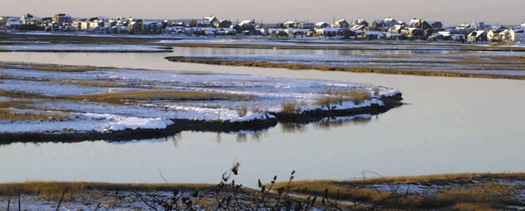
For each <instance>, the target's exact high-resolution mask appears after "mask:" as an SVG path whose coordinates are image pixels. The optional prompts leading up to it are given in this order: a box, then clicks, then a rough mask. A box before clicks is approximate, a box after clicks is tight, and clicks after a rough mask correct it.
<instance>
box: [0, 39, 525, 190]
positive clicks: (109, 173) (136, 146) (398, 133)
mask: <svg viewBox="0 0 525 211" xmlns="http://www.w3.org/2000/svg"><path fill="white" fill-rule="evenodd" d="M404 52H405V53H406V52H407V51H404ZM265 53H268V54H287V53H288V54H305V53H309V54H325V53H328V54H333V52H331V51H323V50H310V51H308V50H306V51H305V50H298V51H294V50H257V49H207V48H202V49H200V48H177V49H175V52H173V53H155V54H140V53H125V54H117V53H24V52H20V53H13V52H10V53H0V61H20V62H38V63H54V64H70V65H96V66H116V67H132V68H150V69H161V70H167V71H200V72H214V73H234V74H255V75H269V76H280V77H293V78H306V79H318V80H337V81H346V82H360V83H370V84H374V85H381V86H386V87H392V88H396V89H398V90H400V91H402V92H403V98H404V102H406V103H408V105H405V106H402V107H399V108H396V109H392V110H390V111H388V112H387V113H385V114H382V115H379V116H377V117H374V118H372V119H371V120H369V121H365V122H349V123H345V124H341V125H337V126H332V127H321V126H319V125H308V126H305V127H303V128H296V129H292V130H291V129H289V128H287V127H284V126H282V125H278V126H277V127H275V128H272V129H270V130H267V131H265V132H263V133H262V134H258V135H235V134H225V133H219V134H218V133H202V132H182V133H180V134H178V135H177V136H175V137H167V138H166V139H162V140H156V141H157V142H146V141H144V142H138V143H128V144H115V143H108V142H105V141H88V142H80V143H39V144H10V145H0V159H1V160H2V161H3V162H2V163H1V164H0V172H2V173H1V174H0V182H11V181H26V180H60V181H104V182H163V180H162V178H161V177H160V175H159V169H160V170H161V171H162V175H163V176H164V177H165V178H166V179H167V180H168V181H170V182H191V183H215V182H219V181H220V178H221V174H222V173H223V172H224V171H226V170H228V169H229V168H230V167H231V165H232V163H233V162H234V161H239V162H241V167H240V175H239V176H237V177H236V180H237V181H236V182H240V183H242V184H244V185H245V186H251V187H253V186H255V185H256V182H257V179H259V178H260V179H261V180H262V181H263V182H264V181H266V182H268V181H270V180H271V179H272V177H273V176H274V175H278V178H279V179H281V180H285V179H286V178H287V177H288V175H289V173H290V172H291V171H292V170H296V172H297V173H296V174H295V176H296V178H297V179H338V180H342V179H352V178H356V177H362V176H363V175H362V174H361V172H363V171H373V172H377V173H379V174H381V175H383V176H400V175H420V174H435V173H457V172H502V171H514V172H515V171H518V172H523V171H524V170H525V167H524V165H523V163H525V156H524V155H525V142H524V141H523V137H525V121H524V119H525V112H523V106H525V97H524V96H525V82H524V81H517V80H494V79H468V78H438V77H418V76H404V75H378V74H356V73H342V72H320V71H290V70H285V69H263V68H248V67H228V66H210V65H202V64H188V63H173V62H168V61H166V60H164V59H163V57H165V56H176V55H224V54H265ZM346 53H348V54H352V53H355V52H346ZM385 53H399V52H388V51H386V52H385ZM368 176H372V175H368Z"/></svg>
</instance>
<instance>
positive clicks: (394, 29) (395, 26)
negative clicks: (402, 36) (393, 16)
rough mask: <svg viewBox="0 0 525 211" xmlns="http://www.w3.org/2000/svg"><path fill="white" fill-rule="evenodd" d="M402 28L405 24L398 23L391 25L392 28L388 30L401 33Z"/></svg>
mask: <svg viewBox="0 0 525 211" xmlns="http://www.w3.org/2000/svg"><path fill="white" fill-rule="evenodd" d="M401 29H403V25H400V24H396V25H393V26H392V27H390V29H388V32H390V33H397V34H399V33H401Z"/></svg>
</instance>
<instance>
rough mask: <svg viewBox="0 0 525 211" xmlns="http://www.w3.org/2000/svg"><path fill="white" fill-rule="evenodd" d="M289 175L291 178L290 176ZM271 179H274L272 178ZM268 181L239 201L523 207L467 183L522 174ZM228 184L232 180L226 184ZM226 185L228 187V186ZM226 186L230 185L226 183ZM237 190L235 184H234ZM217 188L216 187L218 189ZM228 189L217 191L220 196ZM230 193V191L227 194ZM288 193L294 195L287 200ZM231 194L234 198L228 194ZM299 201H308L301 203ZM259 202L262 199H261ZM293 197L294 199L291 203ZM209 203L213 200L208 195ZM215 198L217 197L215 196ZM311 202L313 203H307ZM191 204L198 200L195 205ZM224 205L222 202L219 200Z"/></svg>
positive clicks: (103, 187) (500, 192)
mask: <svg viewBox="0 0 525 211" xmlns="http://www.w3.org/2000/svg"><path fill="white" fill-rule="evenodd" d="M292 176H293V174H292ZM274 179H275V178H274ZM292 179H293V178H291V179H290V181H288V182H272V183H271V184H261V186H260V190H256V189H249V188H243V189H244V191H243V193H244V194H249V195H252V196H253V197H243V198H244V200H246V199H248V200H253V201H252V203H254V204H255V203H260V201H261V200H263V201H264V198H265V197H266V198H274V199H277V200H288V198H289V199H290V200H295V201H301V200H302V201H305V202H306V203H310V202H314V204H315V205H316V206H325V207H331V208H337V209H340V210H343V209H354V210H362V209H363V210H369V209H412V210H435V209H440V210H443V209H444V210H496V209H505V208H507V207H508V206H512V205H517V206H525V202H524V201H522V200H518V199H516V198H514V197H512V196H513V194H515V193H517V192H523V191H524V190H525V187H523V186H520V185H516V186H510V185H505V184H497V183H491V182H485V183H473V182H474V181H481V180H491V179H509V180H521V181H523V180H525V173H459V174H437V175H423V176H409V177H388V178H370V179H360V180H352V181H331V180H312V181H292ZM232 183H233V181H232ZM228 184H229V183H228ZM370 184H389V185H390V187H391V188H392V190H390V191H385V190H377V189H373V188H367V187H365V185H370ZM399 184H428V185H439V186H441V187H442V189H441V191H440V192H437V193H433V194H431V195H425V194H413V193H410V192H402V191H399V192H398V191H397V190H396V189H395V187H396V185H399ZM221 186H223V185H220V184H219V186H217V185H212V184H113V183H97V182H42V181H34V182H23V183H4V184H0V194H1V195H2V196H4V197H11V198H14V197H16V196H17V194H18V193H19V192H20V193H23V194H31V195H34V196H37V197H38V198H39V199H42V200H50V201H59V200H61V198H62V195H64V196H63V200H64V201H75V200H77V199H80V198H84V199H85V198H89V197H91V198H97V197H102V196H103V195H104V194H103V192H105V191H116V190H118V191H135V192H136V191H143V192H150V193H153V194H154V193H155V192H156V191H168V192H169V191H173V190H175V189H177V190H179V191H183V192H184V191H185V192H195V191H197V190H198V191H210V190H217V189H216V188H217V187H221ZM232 186H236V185H234V184H232ZM237 186H238V185H237ZM219 189H220V188H219ZM227 190H228V189H220V191H222V192H224V191H227ZM230 190H233V189H230ZM208 193H211V194H214V193H215V194H218V193H219V192H214V191H212V192H208ZM288 193H292V194H298V195H297V196H295V195H294V196H288ZM233 194H235V193H233ZM303 196H304V197H307V196H308V199H306V200H305V198H303ZM261 197H262V198H263V199H261ZM296 197H299V198H296ZM212 198H213V196H212ZM216 199H220V197H216ZM312 200H313V201H312ZM195 202H196V203H197V204H198V203H199V202H198V201H195ZM219 202H220V200H217V201H213V200H212V201H210V200H204V201H202V203H204V204H207V205H210V204H211V205H213V204H217V203H219ZM223 202H224V201H223Z"/></svg>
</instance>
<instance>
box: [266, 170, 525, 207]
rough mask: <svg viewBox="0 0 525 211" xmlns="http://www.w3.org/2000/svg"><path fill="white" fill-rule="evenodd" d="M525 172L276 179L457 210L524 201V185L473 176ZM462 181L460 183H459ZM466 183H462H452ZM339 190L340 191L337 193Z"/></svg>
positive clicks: (299, 188) (362, 199)
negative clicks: (406, 188)
mask: <svg viewBox="0 0 525 211" xmlns="http://www.w3.org/2000/svg"><path fill="white" fill-rule="evenodd" d="M524 175H525V174H524V173H499V174H492V173H462V174H443V175H424V176H416V177H409V178H407V177H395V178H370V179H360V180H353V181H348V182H337V181H329V180H305V181H294V182H292V183H291V184H288V183H287V182H280V183H276V187H284V186H286V185H289V186H290V187H292V189H291V191H292V192H293V193H296V194H304V195H315V196H322V195H326V194H327V193H329V194H328V195H329V196H330V197H331V198H335V197H338V198H339V199H343V200H347V201H353V202H354V204H356V203H357V204H359V203H361V204H368V205H371V206H373V207H376V208H377V207H383V208H385V207H388V208H402V209H422V208H425V209H429V208H448V209H457V210H478V209H482V210H492V209H496V208H501V207H502V206H505V205H514V204H523V201H520V200H518V199H516V198H513V197H512V196H514V195H518V194H520V193H522V192H523V191H525V187H524V186H523V185H517V186H510V185H506V184H497V183H493V182H483V183H478V184H474V183H473V182H472V180H473V179H487V180H488V181H491V179H514V180H524V178H523V177H524ZM457 182H459V183H457ZM404 183H407V184H438V185H441V186H442V187H443V189H442V191H440V192H437V193H434V194H432V195H425V194H423V195H421V194H414V193H409V192H406V193H404V192H402V191H397V190H398V189H397V188H396V184H404ZM367 184H390V185H389V187H390V189H391V190H390V191H385V190H377V189H374V188H366V185H367ZM451 184H463V185H459V186H458V185H451ZM336 193H337V194H336Z"/></svg>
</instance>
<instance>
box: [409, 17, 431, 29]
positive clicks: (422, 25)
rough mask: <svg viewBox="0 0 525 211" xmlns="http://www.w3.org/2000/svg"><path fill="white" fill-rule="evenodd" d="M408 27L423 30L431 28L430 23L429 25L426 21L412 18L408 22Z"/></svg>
mask: <svg viewBox="0 0 525 211" xmlns="http://www.w3.org/2000/svg"><path fill="white" fill-rule="evenodd" d="M407 27H408V28H419V29H423V30H428V29H433V27H432V25H430V24H429V23H428V22H426V21H424V20H422V19H417V18H414V19H412V20H410V22H408V26H407Z"/></svg>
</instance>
